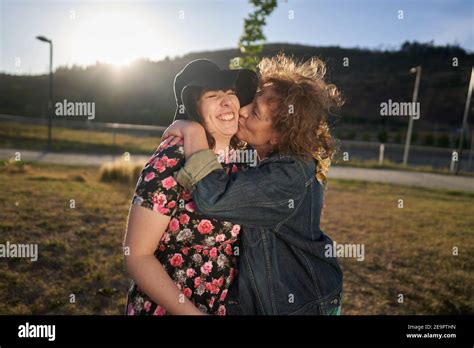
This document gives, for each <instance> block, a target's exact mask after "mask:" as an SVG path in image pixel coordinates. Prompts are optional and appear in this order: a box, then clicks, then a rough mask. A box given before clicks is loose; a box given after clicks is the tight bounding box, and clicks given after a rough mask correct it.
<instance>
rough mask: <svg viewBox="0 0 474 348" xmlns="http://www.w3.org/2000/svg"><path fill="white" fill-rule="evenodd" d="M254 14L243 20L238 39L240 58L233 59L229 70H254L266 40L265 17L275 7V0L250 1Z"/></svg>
mask: <svg viewBox="0 0 474 348" xmlns="http://www.w3.org/2000/svg"><path fill="white" fill-rule="evenodd" d="M250 3H251V4H252V6H253V7H254V9H255V10H254V12H253V13H250V14H249V15H248V17H247V18H245V19H244V32H243V34H242V36H241V37H240V39H239V43H238V45H239V49H240V52H241V53H242V54H243V56H242V57H235V58H233V59H231V61H230V68H232V69H235V68H246V69H256V67H257V64H258V61H259V54H260V53H261V52H262V49H263V43H264V42H265V40H266V37H265V35H264V34H263V27H264V26H265V24H266V23H267V21H266V20H267V17H268V16H269V15H270V14H271V13H272V12H273V10H274V9H275V8H276V6H277V0H250Z"/></svg>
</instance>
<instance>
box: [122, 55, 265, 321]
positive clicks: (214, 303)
mask: <svg viewBox="0 0 474 348" xmlns="http://www.w3.org/2000/svg"><path fill="white" fill-rule="evenodd" d="M256 86H257V76H256V74H255V73H254V72H253V71H251V70H244V69H240V70H221V69H219V68H218V66H217V65H216V64H215V63H213V62H212V61H209V60H204V59H200V60H196V61H193V62H191V63H189V64H188V65H186V67H185V68H184V69H183V70H182V71H180V72H179V73H178V74H177V75H176V78H175V81H174V92H175V98H176V103H177V109H176V114H175V120H176V119H190V120H195V121H198V122H199V123H201V124H202V125H203V126H204V128H205V130H206V134H207V139H208V143H209V146H210V148H212V149H214V151H215V152H218V151H225V150H226V148H227V147H229V146H232V145H234V146H235V144H236V141H235V138H234V135H235V133H236V132H237V129H238V111H239V108H240V107H241V106H244V105H246V104H248V103H250V102H251V101H252V99H253V96H254V94H255V91H256ZM183 165H184V149H183V144H182V143H179V144H177V145H173V146H169V145H163V144H162V145H160V147H158V149H157V150H156V152H155V153H154V154H153V156H152V157H151V158H150V160H149V161H148V162H147V163H146V165H145V167H144V169H143V171H142V173H141V175H140V178H139V180H138V183H137V186H136V190H135V194H134V197H133V200H132V206H131V208H130V214H129V221H128V227H127V233H126V236H125V242H124V250H125V265H126V268H127V270H128V272H129V273H130V275H131V277H132V282H131V286H130V289H129V292H128V301H127V315H164V314H181V315H182V314H190V315H200V314H206V313H207V314H218V315H225V314H226V296H227V292H228V289H229V287H230V285H231V284H232V282H233V279H234V277H235V266H236V258H235V255H234V252H235V247H236V246H237V242H238V236H239V232H240V226H239V225H236V224H233V223H231V222H228V221H220V220H216V219H212V218H207V217H205V216H203V215H201V214H199V213H198V212H197V211H196V209H195V205H194V202H193V199H192V196H191V194H190V193H189V191H187V190H185V189H184V188H183V187H182V186H180V185H179V184H178V183H177V182H176V180H175V174H176V173H177V172H178V171H179V170H180V169H181V168H182V166H183ZM224 167H225V168H226V170H227V171H231V170H232V171H236V170H239V168H238V167H237V166H236V165H235V164H225V163H224Z"/></svg>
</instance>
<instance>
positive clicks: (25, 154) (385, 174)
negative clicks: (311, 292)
mask: <svg viewBox="0 0 474 348" xmlns="http://www.w3.org/2000/svg"><path fill="white" fill-rule="evenodd" d="M16 152H19V153H20V155H21V160H22V161H33V162H43V163H56V164H67V165H90V166H100V165H101V164H102V163H105V162H110V161H113V160H116V159H119V157H120V156H111V155H91V154H72V153H67V154H66V153H52V152H48V153H47V152H41V151H30V150H14V149H0V159H10V158H14V156H15V153H16ZM147 159H148V156H143V155H133V154H132V155H131V156H130V160H132V161H146V160H147ZM330 179H349V180H361V181H372V182H381V183H390V184H396V185H405V186H418V187H427V188H442V189H449V190H456V191H469V192H474V177H465V176H452V175H443V174H432V173H420V172H408V171H399V170H389V169H365V168H354V167H337V166H334V167H332V168H331V170H330V172H329V180H330Z"/></svg>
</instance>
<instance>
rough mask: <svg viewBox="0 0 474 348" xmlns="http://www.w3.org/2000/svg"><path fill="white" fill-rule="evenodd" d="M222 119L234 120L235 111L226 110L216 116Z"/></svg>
mask: <svg viewBox="0 0 474 348" xmlns="http://www.w3.org/2000/svg"><path fill="white" fill-rule="evenodd" d="M216 118H217V119H218V120H220V121H233V120H234V119H235V115H234V113H233V112H225V113H223V114H220V115H219V116H217V117H216Z"/></svg>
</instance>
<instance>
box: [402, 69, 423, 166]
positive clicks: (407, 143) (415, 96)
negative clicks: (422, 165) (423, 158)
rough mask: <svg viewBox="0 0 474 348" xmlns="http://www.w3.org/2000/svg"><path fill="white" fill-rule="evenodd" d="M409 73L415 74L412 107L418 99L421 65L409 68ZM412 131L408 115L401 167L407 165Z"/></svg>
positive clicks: (411, 119)
mask: <svg viewBox="0 0 474 348" xmlns="http://www.w3.org/2000/svg"><path fill="white" fill-rule="evenodd" d="M410 72H411V73H412V74H413V73H415V72H416V79H415V88H414V89H413V105H414V104H415V103H416V100H417V99H418V88H419V87H420V78H421V65H418V66H417V67H415V68H411V69H410ZM412 131H413V115H410V118H409V120H408V130H407V138H406V139H405V150H404V151H403V165H407V163H408V154H409V152H410V143H411V133H412Z"/></svg>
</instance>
